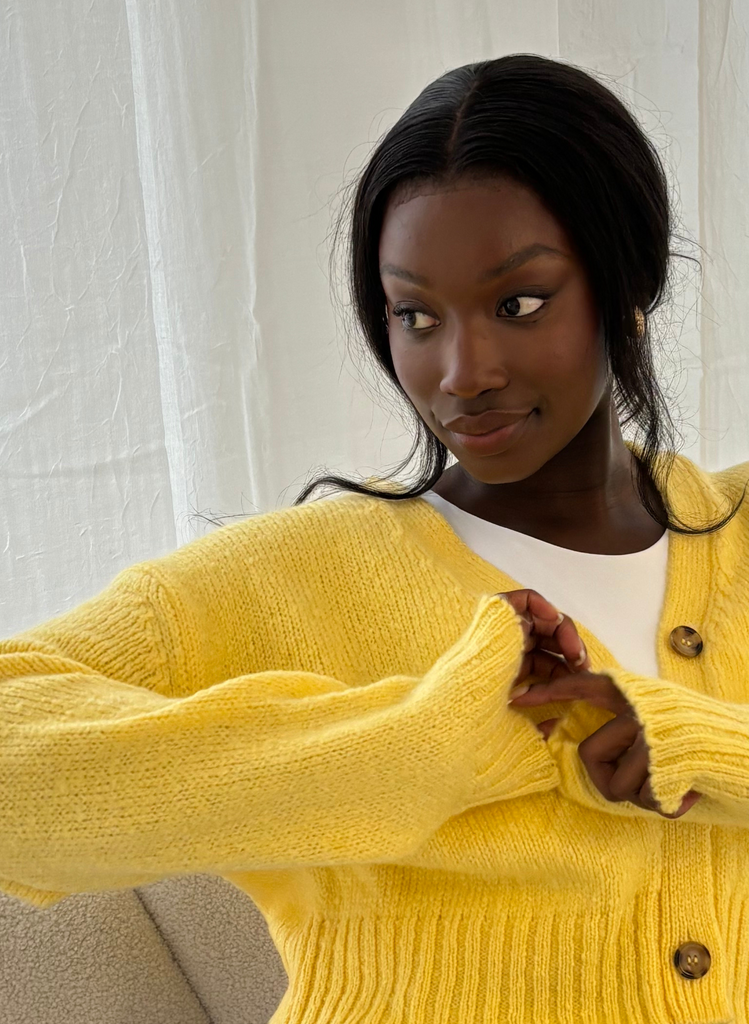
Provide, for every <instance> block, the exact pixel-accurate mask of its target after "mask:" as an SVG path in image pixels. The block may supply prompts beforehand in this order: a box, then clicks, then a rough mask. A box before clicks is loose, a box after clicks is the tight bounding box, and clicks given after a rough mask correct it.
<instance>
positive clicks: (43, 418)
mask: <svg viewBox="0 0 749 1024" xmlns="http://www.w3.org/2000/svg"><path fill="white" fill-rule="evenodd" d="M748 22H749V0H734V2H733V3H731V2H729V0H705V2H703V3H699V2H698V0H635V2H633V3H629V4H626V5H625V4H620V3H615V2H614V0H605V2H601V0H585V2H583V0H526V2H524V3H523V4H516V3H509V2H505V0H493V2H491V3H490V2H489V0H464V2H461V3H457V2H455V0H397V2H396V0H381V2H377V3H350V2H344V0H327V2H326V3H324V4H309V3H302V2H299V0H274V2H273V3H271V2H268V0H224V2H223V3H221V4H217V3H205V2H203V3H201V2H198V0H182V2H180V3H179V4H178V3H176V2H175V0H160V2H159V3H156V4H154V3H147V2H145V0H99V2H97V3H96V4H91V3H90V2H89V0H85V2H81V0H66V2H65V3H62V2H60V0H50V2H46V3H27V4H19V3H12V4H10V6H7V7H6V8H5V11H4V19H3V26H4V31H3V33H2V35H1V36H0V47H2V61H0V85H1V86H2V87H1V88H0V133H2V148H1V150H0V153H1V154H2V162H1V163H0V189H2V201H0V275H1V277H0V280H1V281H2V286H1V287H0V304H1V306H0V311H1V314H2V315H1V317H0V370H1V371H2V372H0V495H1V497H0V578H1V579H2V587H0V635H10V634H11V633H13V632H15V631H17V630H19V629H22V628H24V627H26V626H29V625H32V624H33V623H36V622H39V621H42V620H44V619H46V618H48V617H50V616H52V615H54V614H57V613H59V612H62V611H63V610H65V609H66V608H68V607H71V606H73V605H75V604H78V603H80V602H81V601H82V600H84V599H85V598H86V597H88V596H91V595H93V594H94V593H96V592H98V591H99V590H100V589H101V588H102V587H103V586H104V585H105V584H106V583H107V582H108V581H109V580H110V579H111V578H112V577H113V576H114V575H115V574H116V573H117V572H118V571H119V570H120V569H122V568H125V567H126V566H128V565H131V564H133V563H134V562H136V561H139V560H142V559H145V558H149V557H152V556H155V555H157V554H160V553H163V552H166V551H167V550H170V549H172V548H174V547H176V546H178V545H181V544H182V543H184V542H185V541H187V540H189V539H191V538H192V537H194V536H197V535H199V534H201V533H203V532H205V531H206V530H208V529H211V527H210V526H208V525H207V524H206V523H204V522H202V521H200V520H193V519H191V518H190V516H191V513H193V512H195V511H200V512H205V513H208V514H211V513H238V514H247V513H250V512H252V511H258V510H260V511H266V510H269V509H272V508H276V507H280V506H282V505H285V504H289V503H291V501H293V499H294V497H295V496H296V494H297V493H298V492H299V490H300V489H301V487H302V486H303V485H304V483H305V482H306V480H307V479H308V478H309V476H310V474H314V473H316V472H317V471H319V470H321V469H322V468H323V467H324V466H329V467H331V468H332V469H335V470H338V471H339V472H345V473H347V474H352V473H353V474H357V475H359V476H360V477H361V478H362V479H363V478H366V477H367V476H369V475H371V474H372V473H378V472H380V471H386V470H387V469H388V468H390V467H392V466H393V465H394V464H395V463H396V462H397V461H399V460H400V459H401V458H402V457H403V456H404V455H405V453H406V452H407V451H408V448H409V447H410V438H409V436H408V434H407V432H406V430H405V428H404V426H403V424H402V423H401V422H400V421H399V419H398V417H397V415H393V408H392V399H391V398H389V397H387V396H388V395H389V392H387V391H386V389H385V388H384V387H382V386H381V385H379V384H376V383H374V384H373V382H376V377H375V375H374V372H373V371H372V370H371V369H370V367H369V364H362V366H361V368H359V367H358V366H357V363H356V353H357V348H356V346H355V345H354V344H352V345H351V346H349V347H348V348H347V346H346V343H345V340H344V338H343V333H342V323H341V321H340V320H339V319H338V318H337V317H336V314H335V308H334V306H333V305H332V303H331V294H330V282H329V279H328V267H327V259H328V252H329V236H330V231H331V227H332V223H333V218H334V216H335V214H336V212H337V210H338V208H339V199H338V198H337V197H338V193H339V191H340V189H341V186H342V185H343V184H344V182H345V181H348V180H350V179H351V178H352V177H353V176H354V175H355V174H356V172H357V170H358V169H359V168H360V167H361V166H362V164H363V163H364V161H365V159H366V157H367V154H368V153H369V152H370V150H371V147H372V145H373V144H374V142H375V140H376V139H377V138H378V137H379V136H380V135H381V133H382V132H384V131H385V130H386V129H387V128H388V127H389V125H390V124H392V123H393V121H394V120H395V119H396V118H397V117H398V115H399V114H400V113H401V112H402V110H403V109H404V108H405V107H406V106H407V105H408V103H409V102H410V101H411V100H412V99H413V98H414V96H415V95H416V94H417V93H418V91H419V90H420V89H421V88H422V87H423V86H424V85H426V84H427V82H429V81H430V80H431V79H432V78H434V77H435V76H436V75H438V74H440V73H441V72H442V71H444V70H446V69H448V68H450V67H454V66H457V65H459V64H464V63H467V62H469V61H474V60H479V59H483V58H486V57H494V56H499V55H501V54H503V53H512V52H531V53H539V54H542V55H545V56H550V57H557V58H562V59H565V60H569V61H570V62H572V63H575V64H579V65H581V66H583V67H586V68H588V69H589V70H592V71H596V72H600V73H602V74H603V75H604V76H608V78H606V79H605V80H606V81H607V82H608V84H610V85H612V86H613V87H614V88H616V89H618V90H620V94H621V95H622V96H623V97H624V98H625V99H626V100H627V102H629V103H630V104H631V105H633V106H634V107H635V108H636V109H637V111H638V112H639V114H640V115H641V117H642V120H643V123H644V125H645V127H646V128H647V129H648V130H649V131H651V133H653V135H654V138H655V141H656V144H657V145H658V147H659V148H660V149H661V151H662V152H663V154H664V156H665V157H666V159H667V162H668V164H669V166H670V168H671V173H672V174H673V176H674V180H675V182H676V183H677V185H678V192H679V195H680V204H681V205H680V208H679V212H680V214H681V216H682V221H683V228H684V231H685V233H686V234H687V235H689V236H691V237H692V238H694V239H696V240H698V241H699V242H700V243H701V244H703V245H704V246H705V247H706V248H707V253H706V256H705V259H704V269H705V283H704V295H705V302H704V304H703V310H702V316H698V312H699V307H698V305H697V284H698V281H697V278H696V276H695V273H694V271H692V270H690V268H689V264H686V263H682V264H680V266H677V271H678V272H679V273H681V274H682V277H683V279H684V280H683V287H682V288H681V291H680V292H679V293H678V294H677V308H676V310H675V311H674V312H673V314H672V315H673V317H674V325H673V328H672V329H671V330H668V329H666V328H667V324H662V325H661V326H662V329H663V330H664V337H665V340H666V345H667V352H666V359H665V360H664V363H663V372H664V374H665V375H666V377H667V379H672V378H673V388H674V391H675V393H676V395H677V396H679V398H680V406H679V407H677V408H675V412H676V414H677V416H678V415H679V414H680V413H681V414H682V415H683V416H685V417H686V418H687V425H686V426H685V440H686V442H687V443H686V445H685V447H684V449H683V450H684V453H685V454H687V455H689V456H690V457H693V458H695V459H696V460H697V461H698V462H700V463H701V464H703V465H705V466H707V467H708V468H717V466H719V465H727V464H730V463H733V462H736V461H738V460H740V459H742V458H746V457H747V451H746V448H747V441H746V438H747V433H748V432H747V417H749V412H747V410H748V409H749V402H747V397H749V394H748V392H749V379H747V355H746V346H745V345H744V343H743V335H744V329H745V324H746V323H747V317H746V315H745V313H746V310H745V307H746V304H747V303H748V302H749V293H748V292H747V288H746V286H745V282H746V278H747V273H746V271H747V260H749V256H747V246H746V241H745V240H746V237H747V234H748V231H747V219H748V217H749V213H748V210H747V207H748V204H747V200H746V188H747V184H746V182H747V178H746V166H747V146H749V143H748V142H747V139H749V113H748V112H747V107H746V96H747V95H749V88H748V86H749V81H747V79H748V77H749V69H748V68H747V46H746V34H747V23H748ZM685 251H688V252H694V249H693V248H692V249H690V248H689V247H688V246H687V247H686V248H685ZM678 284H679V282H678V281H677V285H678ZM668 315H669V314H667V316H668ZM682 320H683V321H684V327H683V329H682V327H681V322H682ZM675 358H676V359H680V360H681V362H682V364H683V371H684V372H683V373H681V374H679V373H678V372H677V371H678V366H679V364H678V362H674V359H675ZM674 374H676V376H674ZM375 388H376V389H377V390H375ZM378 392H379V393H380V394H381V395H382V396H383V398H381V399H380V402H379V404H378V402H377V394H378Z"/></svg>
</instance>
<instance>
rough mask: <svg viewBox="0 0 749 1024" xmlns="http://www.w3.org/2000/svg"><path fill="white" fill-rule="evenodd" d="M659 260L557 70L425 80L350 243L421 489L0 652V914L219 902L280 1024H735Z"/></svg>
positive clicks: (728, 788)
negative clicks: (207, 886) (222, 884)
mask: <svg viewBox="0 0 749 1024" xmlns="http://www.w3.org/2000/svg"><path fill="white" fill-rule="evenodd" d="M670 230H671V218H670V212H669V208H668V201H667V188H666V182H665V179H664V175H663V171H662V168H661V165H660V163H659V161H658V158H657V155H656V154H655V152H654V150H653V148H652V146H651V145H650V143H649V142H648V140H647V139H646V138H645V137H644V136H643V134H642V132H641V130H640V129H639V127H638V126H637V124H636V122H635V121H634V119H633V118H632V117H631V115H630V114H629V113H628V112H627V111H626V109H625V108H624V107H623V106H622V104H621V103H620V102H619V101H618V100H617V99H616V98H615V97H614V96H613V95H612V94H611V93H610V92H609V91H607V90H606V89H605V88H604V87H603V86H601V85H600V84H598V83H597V82H596V81H595V80H594V79H592V78H591V77H589V76H588V75H586V74H585V73H584V72H582V71H580V70H577V69H575V68H573V67H569V66H567V65H563V64H559V63H556V62H554V61H550V60H545V59H543V58H540V57H535V56H527V55H512V56H508V57H503V58H501V59H499V60H495V61H486V62H482V63H479V64H473V65H469V66H466V67H463V68H458V69H457V70H455V71H452V72H450V73H448V74H446V75H443V76H442V77H441V78H440V79H438V80H437V81H436V82H434V83H432V84H431V85H430V86H428V87H427V88H426V89H425V90H424V92H423V93H422V94H421V95H420V96H419V97H418V98H417V99H416V100H415V101H414V103H413V104H412V105H411V106H410V107H409V108H408V110H407V111H406V112H405V113H404V115H403V116H402V117H401V118H400V119H399V121H398V122H397V123H396V124H395V126H394V127H393V128H392V129H391V130H390V131H389V132H388V133H387V135H386V136H385V137H384V139H383V140H382V141H381V143H380V144H379V145H378V147H377V148H376V150H375V152H374V153H373V155H372V157H371V159H370V161H369V163H368V165H367V167H366V168H365V170H364V172H363V174H362V176H361V179H360V181H359V183H358V186H357V191H356V195H355V199H354V208H353V221H352V231H351V243H352V248H351V273H352V285H353V295H354V300H355V309H356V312H357V314H358V317H359V320H360V323H361V325H362V327H363V329H364V333H365V336H366V339H367V341H368V343H369V345H370V347H371V350H372V352H373V353H374V354H375V356H376V357H377V359H378V360H379V363H380V365H381V366H382V368H383V369H384V371H385V373H386V374H387V375H388V377H389V378H390V380H391V381H392V382H393V384H394V385H395V386H396V388H397V389H398V391H399V393H400V394H402V395H403V396H404V397H405V399H406V400H407V402H408V403H409V406H410V408H412V409H413V411H414V414H415V422H416V425H417V429H418V438H417V442H418V441H421V442H423V443H424V459H423V471H422V474H421V478H420V479H419V480H418V481H417V483H416V484H415V485H414V486H413V487H412V488H411V489H410V490H407V489H403V488H402V487H399V486H393V485H392V484H391V483H390V481H389V480H386V479H383V480H380V481H379V482H377V481H375V480H374V478H373V479H372V480H370V481H368V483H367V484H366V485H362V484H358V483H355V482H352V481H346V480H343V479H341V478H339V477H324V478H322V480H318V481H316V482H315V483H314V484H312V485H310V487H308V488H307V489H306V491H305V492H303V494H302V495H300V497H299V498H298V499H297V502H296V503H295V506H293V507H291V508H287V509H282V510H278V511H275V512H272V513H268V514H266V515H261V516H258V517H255V518H253V519H250V520H244V521H242V522H239V523H236V524H234V525H232V526H229V527H225V528H223V529H220V530H216V531H214V532H213V533H212V534H210V535H208V536H207V537H203V538H201V539H199V540H196V541H193V542H191V543H190V544H187V545H185V546H184V547H183V548H181V549H179V550H178V551H175V552H173V553H171V554H169V555H167V556H165V557H163V558H159V559H153V560H151V561H149V562H144V563H142V564H140V565H137V566H133V567H132V568H130V569H128V570H125V571H124V572H121V573H119V575H118V576H116V577H115V579H114V580H113V581H112V583H111V584H110V585H109V586H108V587H107V588H106V589H105V590H104V591H103V592H102V593H101V594H100V595H98V596H97V597H95V598H93V599H92V600H90V601H88V602H86V603H84V604H83V605H81V606H79V607H78V608H76V609H74V610H72V611H70V612H68V613H66V614H65V615H62V616H59V617H58V618H56V619H54V620H51V621H49V622H47V623H44V624H42V625H39V626H37V627H35V628H34V629H31V630H28V631H26V632H24V633H22V634H19V635H17V636H16V637H13V638H11V639H9V640H6V641H4V642H3V643H2V644H0V675H1V676H2V678H3V680H4V682H3V686H2V688H0V739H1V740H2V742H0V778H1V779H2V786H3V792H2V801H0V889H2V890H3V891H5V892H7V893H9V894H11V895H15V896H17V897H18V898H20V899H23V900H26V901H28V902H30V903H33V904H35V905H37V906H48V905H51V904H54V903H56V902H59V901H60V900H61V899H63V898H64V897H65V896H66V895H69V894H71V893H79V892H94V891H105V890H107V889H114V888H124V887H132V886H138V885H144V884H148V883H149V882H153V881H156V880H158V879H161V878H165V877H169V876H173V875H178V874H187V873H192V872H210V873H214V874H219V875H221V876H222V877H224V878H227V879H229V880H230V881H232V882H233V883H234V884H236V885H237V886H239V887H240V888H241V889H242V890H243V891H244V892H246V893H247V894H248V895H249V896H250V897H251V898H252V899H253V900H254V902H255V903H256V905H257V906H258V907H259V908H260V910H261V911H262V913H263V914H264V915H265V917H266V919H267V921H268V924H269V928H270V933H271V935H272V937H273V939H274V941H275V942H276V944H277V946H278V949H279V951H280V953H281V956H282V958H283V962H284V965H285V967H286V970H287V972H288V974H289V987H288V990H287V992H286V994H285V996H284V998H283V1000H282V1002H281V1004H280V1006H279V1007H278V1010H277V1011H276V1013H275V1014H274V1016H273V1024H281V1022H284V1024H301V1022H303V1021H304V1022H325V1024H344V1022H345V1024H353V1022H354V1021H356V1022H362V1024H364V1022H366V1024H374V1022H388V1024H396V1022H403V1024H405V1022H408V1024H422V1022H430V1024H435V1022H443V1021H444V1022H450V1024H453V1022H460V1024H463V1022H469V1021H470V1022H479V1021H480V1022H482V1024H483V1022H488V1021H492V1022H494V1021H496V1022H500V1021H501V1022H502V1024H521V1022H522V1024H531V1022H532V1024H546V1022H560V1024H561V1022H564V1024H572V1022H578V1021H584V1022H586V1024H620V1022H621V1024H625V1022H626V1024H632V1022H635V1021H637V1022H638V1024H641V1022H648V1024H650V1022H652V1024H656V1022H657V1024H665V1022H677V1021H678V1022H680V1024H686V1022H691V1024H698V1022H700V1024H703V1022H707V1021H710V1022H718V1021H729V1020H731V1021H736V1022H739V1021H747V1020H749V983H748V978H747V972H748V969H749V968H748V965H749V682H748V680H749V643H747V635H748V634H749V602H748V601H747V581H748V580H749V557H748V555H747V552H749V547H748V545H747V530H748V528H749V512H747V509H746V506H745V504H744V501H743V499H744V495H745V491H746V477H747V470H749V465H748V464H746V463H744V464H742V465H739V466H735V467H732V468H730V469H727V470H723V471H721V472H718V473H707V472H705V471H703V470H701V469H700V468H699V467H697V466H696V465H695V464H694V463H692V462H690V461H689V460H688V459H686V458H683V457H681V456H678V455H676V453H675V452H674V451H673V450H672V449H671V448H670V447H667V446H664V444H663V440H664V438H668V437H669V436H670V435H669V420H668V411H667V408H666V406H665V403H664V401H663V398H662V396H661V394H660V391H659V390H658V385H657V383H656V381H655V378H654V374H653V364H652V357H651V352H650V348H649V339H648V330H647V317H648V314H649V313H651V312H652V311H653V309H654V308H656V306H657V305H658V303H659V302H660V301H661V299H662V296H663V294H664V290H665V285H666V280H667V267H668V256H669V249H668V243H669V234H670ZM474 417H476V418H474ZM630 421H634V422H635V423H636V424H637V425H638V426H640V427H641V428H642V429H643V430H644V434H645V441H644V444H643V445H634V444H633V443H631V442H625V441H624V440H623V438H622V433H621V429H620V425H621V424H626V423H627V422H630ZM448 451H450V452H452V453H453V455H454V456H455V457H456V459H457V462H456V463H455V464H454V465H452V466H451V467H450V468H446V466H447V452H448ZM326 481H327V482H333V483H335V484H336V485H338V486H342V487H343V488H344V489H345V490H346V491H347V492H348V493H345V494H343V495H339V496H337V497H336V500H333V501H324V502H319V501H318V502H313V503H310V504H305V500H306V498H307V497H308V495H309V493H310V492H311V491H312V489H313V488H314V487H316V486H317V485H318V484H320V483H322V482H326ZM742 485H743V486H742ZM559 606H562V607H563V608H564V613H562V612H559V611H558V607H559ZM513 694H514V695H513Z"/></svg>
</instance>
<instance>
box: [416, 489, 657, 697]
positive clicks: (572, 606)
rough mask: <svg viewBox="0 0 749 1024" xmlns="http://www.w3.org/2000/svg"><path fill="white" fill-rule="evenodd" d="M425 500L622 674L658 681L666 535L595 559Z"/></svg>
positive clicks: (433, 498)
mask: <svg viewBox="0 0 749 1024" xmlns="http://www.w3.org/2000/svg"><path fill="white" fill-rule="evenodd" d="M422 497H423V498H424V499H425V500H426V501H428V502H429V503H430V504H431V505H432V506H433V507H434V508H435V509H436V510H437V511H438V512H439V513H440V514H441V515H442V516H444V518H445V519H446V520H447V521H448V523H449V524H450V526H451V527H452V528H453V530H454V531H455V533H457V535H458V536H459V537H460V539H461V540H462V541H463V543H464V544H466V545H467V546H468V547H469V548H471V550H472V551H474V552H475V553H476V554H477V555H479V557H481V558H483V559H484V561H486V562H490V563H491V564H492V565H494V566H496V567H497V569H499V570H500V571H501V572H505V573H507V574H508V575H509V576H512V578H513V579H514V580H517V581H518V583H520V584H521V585H522V587H523V588H526V587H527V588H530V589H531V590H537V591H538V592H539V594H542V595H543V596H544V597H545V598H547V599H548V600H549V601H551V602H552V604H554V605H556V607H557V608H558V609H559V610H560V611H562V612H564V613H565V615H569V616H570V618H572V619H574V620H575V622H577V623H579V624H582V625H583V626H585V627H586V628H587V629H589V630H590V632H591V633H593V634H595V636H597V637H598V639H599V640H600V641H601V642H602V643H604V644H605V645H606V647H608V649H609V650H610V651H611V653H612V654H613V655H614V657H616V658H617V659H618V660H619V662H620V664H621V666H622V668H624V669H627V670H628V671H630V672H637V673H640V674H642V675H647V676H651V677H655V678H657V677H658V662H657V657H656V633H657V629H658V623H659V621H660V615H661V608H662V606H663V599H664V597H665V594H666V567H667V561H668V530H667V531H666V532H665V533H664V534H663V536H662V537H661V538H660V540H657V541H656V542H655V544H653V545H652V547H649V548H646V549H645V550H644V551H635V552H632V553H631V554H628V555H595V554H591V553H590V552H587V551H571V550H570V549H569V548H562V547H558V546H557V545H556V544H548V543H547V542H546V541H543V540H538V539H537V538H536V537H529V536H527V535H526V534H524V533H518V532H517V531H516V530H509V529H507V527H505V526H497V524H496V523H489V522H487V521H486V520H485V519H480V518H479V517H478V516H474V515H471V513H470V512H465V511H464V510H463V509H462V508H458V506H457V505H453V504H451V503H450V502H449V501H446V500H445V499H444V498H442V497H441V496H440V495H439V494H436V493H435V492H434V491H427V492H425V493H424V494H423V495H422Z"/></svg>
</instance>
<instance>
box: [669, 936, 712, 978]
mask: <svg viewBox="0 0 749 1024" xmlns="http://www.w3.org/2000/svg"><path fill="white" fill-rule="evenodd" d="M674 967H675V968H676V970H677V971H678V972H679V974H680V975H681V976H682V978H692V979H694V978H701V977H702V976H703V975H704V974H707V972H708V971H709V970H710V951H709V950H707V949H705V947H704V946H701V945H700V943H699V942H685V943H684V945H683V946H679V948H678V949H677V950H676V952H675V953H674Z"/></svg>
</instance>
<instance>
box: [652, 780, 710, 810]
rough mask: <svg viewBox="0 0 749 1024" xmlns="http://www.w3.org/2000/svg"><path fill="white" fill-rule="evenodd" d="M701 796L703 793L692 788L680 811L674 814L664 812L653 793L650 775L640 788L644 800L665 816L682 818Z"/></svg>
mask: <svg viewBox="0 0 749 1024" xmlns="http://www.w3.org/2000/svg"><path fill="white" fill-rule="evenodd" d="M701 796H702V794H701V793H696V792H695V791H694V790H693V789H690V790H689V792H688V793H687V794H686V796H685V797H684V799H683V800H682V802H681V805H680V807H679V809H678V811H676V812H675V813H674V814H664V813H663V811H662V810H661V809H660V804H659V803H658V801H657V800H656V799H655V794H654V793H653V787H652V783H651V780H650V777H649V776H648V778H647V779H646V780H645V783H644V785H643V787H642V789H641V790H640V798H641V799H642V801H643V802H644V803H645V804H647V805H648V806H649V807H650V808H651V809H652V810H654V811H655V812H656V813H657V814H660V815H661V817H663V818H680V817H681V816H682V814H686V813H687V811H688V810H689V808H690V807H693V806H694V805H695V804H696V803H697V801H698V800H699V799H700V797H701Z"/></svg>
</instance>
